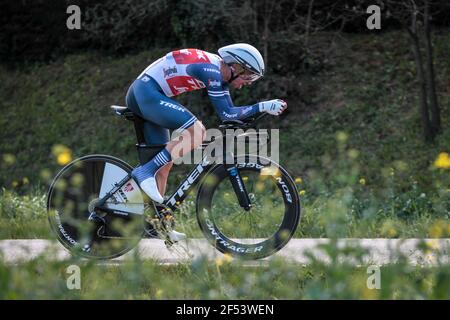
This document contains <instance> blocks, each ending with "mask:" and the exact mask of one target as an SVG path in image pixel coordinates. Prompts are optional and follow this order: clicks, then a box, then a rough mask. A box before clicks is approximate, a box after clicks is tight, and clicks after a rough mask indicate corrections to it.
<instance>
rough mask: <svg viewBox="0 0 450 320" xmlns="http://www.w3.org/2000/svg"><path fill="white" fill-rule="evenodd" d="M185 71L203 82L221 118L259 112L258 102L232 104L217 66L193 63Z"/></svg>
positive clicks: (242, 117) (229, 118)
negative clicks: (239, 104)
mask: <svg viewBox="0 0 450 320" xmlns="http://www.w3.org/2000/svg"><path fill="white" fill-rule="evenodd" d="M189 69H190V70H189ZM187 71H188V73H190V74H191V75H192V76H194V77H195V78H197V79H199V80H200V81H202V82H203V83H204V84H205V86H206V89H207V90H208V96H209V98H210V100H211V102H212V104H213V105H214V108H215V109H216V112H217V114H218V116H219V118H220V119H221V120H240V119H244V118H248V117H251V116H253V115H256V114H257V113H259V104H258V103H256V104H254V105H248V106H235V105H234V104H233V102H232V101H231V97H230V92H229V90H228V85H226V84H222V75H221V73H220V70H219V68H218V67H217V66H215V65H213V64H195V65H191V66H189V67H188V70H187Z"/></svg>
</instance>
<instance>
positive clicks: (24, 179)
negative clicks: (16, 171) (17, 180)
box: [22, 177, 30, 184]
mask: <svg viewBox="0 0 450 320" xmlns="http://www.w3.org/2000/svg"><path fill="white" fill-rule="evenodd" d="M22 183H23V184H29V183H30V180H28V178H27V177H24V178H23V179H22Z"/></svg>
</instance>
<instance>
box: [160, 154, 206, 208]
mask: <svg viewBox="0 0 450 320" xmlns="http://www.w3.org/2000/svg"><path fill="white" fill-rule="evenodd" d="M208 164H209V161H208V160H206V159H203V161H202V163H200V164H199V165H198V166H197V167H196V168H195V169H194V171H192V173H191V174H190V175H189V177H188V178H187V179H186V180H185V181H184V183H183V184H182V185H181V186H180V187H179V188H178V190H177V191H176V192H175V194H174V195H173V196H172V198H170V199H169V200H168V201H167V203H168V204H169V205H172V206H175V204H176V203H177V197H183V195H184V194H185V193H186V192H185V191H187V190H189V188H190V187H191V186H192V184H193V183H194V182H195V181H196V180H197V178H198V177H199V176H200V174H201V173H202V172H203V171H204V170H205V167H206V166H207V165H208Z"/></svg>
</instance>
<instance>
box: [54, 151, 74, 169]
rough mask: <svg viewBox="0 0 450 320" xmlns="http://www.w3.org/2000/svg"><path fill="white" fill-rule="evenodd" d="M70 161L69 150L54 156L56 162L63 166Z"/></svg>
mask: <svg viewBox="0 0 450 320" xmlns="http://www.w3.org/2000/svg"><path fill="white" fill-rule="evenodd" d="M70 161H72V153H71V152H70V151H64V152H61V153H60V154H58V157H57V158H56V162H58V164H59V165H60V166H64V165H66V164H68V163H69V162H70Z"/></svg>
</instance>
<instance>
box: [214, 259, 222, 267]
mask: <svg viewBox="0 0 450 320" xmlns="http://www.w3.org/2000/svg"><path fill="white" fill-rule="evenodd" d="M215 263H216V266H218V267H221V266H222V265H223V259H222V258H221V257H217V258H216V260H215Z"/></svg>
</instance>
